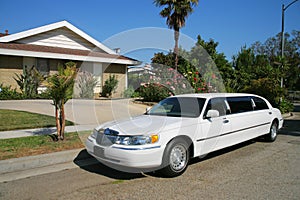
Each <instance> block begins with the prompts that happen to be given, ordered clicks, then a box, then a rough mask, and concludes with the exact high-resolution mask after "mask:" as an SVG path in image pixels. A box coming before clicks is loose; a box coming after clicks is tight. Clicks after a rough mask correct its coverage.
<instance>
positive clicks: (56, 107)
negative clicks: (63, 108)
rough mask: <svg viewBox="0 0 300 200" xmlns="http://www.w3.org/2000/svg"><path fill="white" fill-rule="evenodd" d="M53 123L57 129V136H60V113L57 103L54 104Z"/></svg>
mask: <svg viewBox="0 0 300 200" xmlns="http://www.w3.org/2000/svg"><path fill="white" fill-rule="evenodd" d="M55 123H56V129H57V137H58V138H60V132H61V125H60V114H59V108H58V105H55Z"/></svg>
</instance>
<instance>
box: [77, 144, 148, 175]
mask: <svg viewBox="0 0 300 200" xmlns="http://www.w3.org/2000/svg"><path fill="white" fill-rule="evenodd" d="M73 162H74V163H75V164H76V165H78V166H79V167H80V168H81V169H83V170H86V171H88V172H91V173H95V174H99V175H103V176H106V177H109V178H114V179H120V180H130V179H135V178H142V177H144V175H143V174H141V173H127V172H122V171H118V170H116V169H113V168H110V167H108V166H106V165H104V164H102V163H101V162H99V161H98V160H97V159H95V158H94V157H92V156H91V155H89V154H88V153H87V151H86V150H82V151H81V152H80V153H79V154H78V155H77V157H76V158H75V159H74V160H73ZM83 163H87V164H83Z"/></svg>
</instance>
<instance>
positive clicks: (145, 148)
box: [112, 146, 160, 151]
mask: <svg viewBox="0 0 300 200" xmlns="http://www.w3.org/2000/svg"><path fill="white" fill-rule="evenodd" d="M112 148H114V149H121V150H128V151H137V150H148V149H158V148H160V146H154V147H144V148H125V147H115V146H113V147H112Z"/></svg>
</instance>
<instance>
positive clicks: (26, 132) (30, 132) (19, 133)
mask: <svg viewBox="0 0 300 200" xmlns="http://www.w3.org/2000/svg"><path fill="white" fill-rule="evenodd" d="M96 127H97V124H92V125H74V126H66V127H65V132H66V133H70V132H79V131H92V130H93V129H94V128H96ZM53 133H56V127H48V128H37V129H23V130H12V131H2V132H0V139H9V138H20V137H28V136H37V135H50V134H53Z"/></svg>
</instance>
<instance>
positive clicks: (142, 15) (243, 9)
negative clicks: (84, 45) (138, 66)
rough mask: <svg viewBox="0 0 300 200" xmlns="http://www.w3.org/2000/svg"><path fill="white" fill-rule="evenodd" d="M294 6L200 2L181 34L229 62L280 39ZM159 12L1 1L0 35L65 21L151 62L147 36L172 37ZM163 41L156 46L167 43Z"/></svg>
mask: <svg viewBox="0 0 300 200" xmlns="http://www.w3.org/2000/svg"><path fill="white" fill-rule="evenodd" d="M290 2H292V0H226V1H221V0H199V5H198V6H197V7H196V8H195V10H194V13H192V14H191V15H190V16H189V17H188V19H187V23H186V26H185V27H184V28H182V29H181V34H182V35H183V38H184V37H187V38H189V39H190V40H191V41H189V43H191V42H194V41H195V40H196V38H197V35H199V34H200V35H201V37H202V38H203V39H205V40H209V39H210V38H212V39H214V40H215V41H216V42H219V46H218V51H219V52H223V53H225V55H226V56H227V58H228V59H229V60H230V59H231V57H232V56H233V55H235V54H237V53H238V51H239V50H240V48H241V47H242V46H244V45H247V46H250V45H251V44H253V43H254V42H255V41H261V42H264V41H265V40H266V39H267V38H269V37H271V36H274V35H276V34H277V33H279V32H280V31H281V6H282V4H285V5H287V4H289V3H290ZM160 10H161V8H157V7H155V6H154V4H153V1H152V0H114V1H111V0H85V1H75V0H73V1H71V0H44V1H41V0H26V1H24V0H12V1H5V0H0V32H4V31H5V30H6V29H8V30H9V33H16V32H19V31H23V30H27V29H30V28H35V27H38V26H42V25H46V24H50V23H53V22H57V21H61V20H67V21H69V22H70V23H72V24H73V25H75V26H76V27H78V28H79V29H81V30H83V31H84V32H86V33H87V34H89V35H90V36H92V37H93V38H95V39H97V40H98V41H100V42H103V43H104V44H106V45H108V46H109V47H111V48H115V47H120V48H121V53H125V54H126V55H129V56H132V57H134V58H137V59H140V60H142V61H149V59H150V58H151V57H152V56H153V52H155V50H153V49H151V48H153V47H152V46H151V45H150V44H151V43H153V40H156V39H157V38H155V37H154V38H152V35H153V34H151V32H149V30H150V31H151V30H153V28H154V30H161V31H162V32H168V30H165V29H166V28H167V26H166V24H165V19H164V18H162V17H160V16H159V11H160ZM148 27H152V28H150V29H149V28H148ZM285 30H286V31H288V32H291V31H292V30H300V1H298V2H296V3H295V4H293V5H292V6H291V7H289V8H288V9H287V10H286V12H285ZM129 33H130V34H129ZM131 33H132V34H131ZM128 34H129V36H128ZM170 34H171V32H170ZM137 35H139V36H140V37H143V38H144V39H143V41H142V40H139V39H136V37H137ZM156 37H157V36H156ZM120 39H121V40H122V41H123V42H120ZM171 39H173V38H172V35H171ZM160 40H161V41H159V42H158V43H162V41H165V40H167V39H166V38H165V37H162V38H160ZM124 41H125V42H124ZM144 42H148V43H149V44H148V43H147V44H144ZM170 42H171V43H172V42H173V41H172V40H170ZM133 43H136V44H135V47H134V48H133V49H132V48H131V49H130V48H129V51H130V52H128V50H126V49H128V47H127V46H128V45H129V46H130V45H132V44H133ZM138 45H140V49H139V47H138ZM149 45H150V46H149ZM172 45H173V43H172ZM168 48H169V49H171V46H168V45H166V47H165V49H168ZM141 49H142V50H141ZM158 49H159V48H158ZM124 50H125V51H124Z"/></svg>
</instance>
